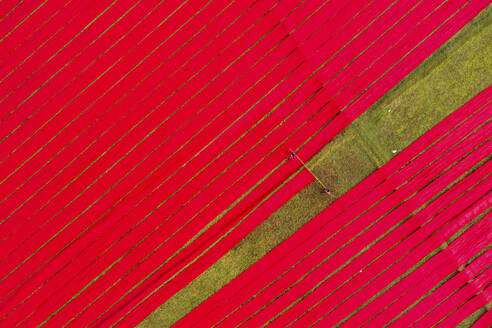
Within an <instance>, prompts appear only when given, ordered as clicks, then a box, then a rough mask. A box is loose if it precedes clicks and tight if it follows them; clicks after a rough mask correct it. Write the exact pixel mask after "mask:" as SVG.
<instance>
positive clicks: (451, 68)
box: [140, 6, 492, 327]
mask: <svg viewBox="0 0 492 328" xmlns="http://www.w3.org/2000/svg"><path fill="white" fill-rule="evenodd" d="M491 15H492V6H489V7H488V8H487V9H486V10H484V11H483V12H482V13H481V14H480V15H479V16H477V17H476V18H475V19H474V20H473V21H471V22H470V23H469V24H468V25H467V26H465V28H463V29H462V30H461V31H460V32H459V33H457V34H456V35H455V36H454V37H453V38H452V39H451V40H449V41H448V42H447V43H446V44H445V45H444V46H443V47H441V48H440V49H439V50H438V51H437V52H435V53H434V54H433V55H432V56H431V57H429V58H428V59H427V60H426V61H425V62H424V63H422V64H421V65H420V66H419V67H418V68H417V69H416V70H415V71H413V72H412V73H411V74H410V75H408V76H407V77H406V78H405V79H404V80H403V81H401V82H400V83H399V84H398V85H397V86H396V87H395V88H393V89H392V90H391V91H390V92H388V93H387V94H386V95H385V96H384V97H383V98H382V99H380V100H379V101H378V102H377V103H376V104H374V105H373V106H372V107H371V108H369V109H368V110H367V111H366V112H365V113H364V114H363V115H361V116H360V117H359V118H358V119H357V120H356V121H355V122H354V123H353V124H351V125H350V126H349V127H348V128H347V129H345V131H343V132H342V133H340V134H339V135H338V136H337V137H335V139H334V140H333V141H332V142H330V143H329V144H328V145H326V146H325V147H324V148H323V149H322V151H320V152H319V153H318V154H317V155H316V156H315V157H314V158H313V159H311V161H309V163H308V166H309V167H310V168H311V169H312V170H313V171H314V172H315V173H316V174H317V175H318V176H319V177H320V178H321V179H322V180H323V181H324V182H325V184H327V185H328V186H329V188H330V190H332V192H333V194H334V196H335V197H329V196H327V195H324V194H321V193H320V187H319V185H318V184H316V183H312V184H311V185H309V186H308V187H307V188H305V189H304V190H302V191H301V192H300V193H298V194H297V195H296V196H294V197H293V198H292V199H291V200H290V201H288V202H287V203H286V204H284V205H283V206H282V207H281V208H280V209H279V210H278V211H277V212H275V213H274V214H273V215H272V216H271V217H270V218H268V219H267V220H266V221H265V222H263V223H262V224H261V225H260V226H259V227H258V228H257V229H256V230H255V231H253V232H252V233H251V234H250V235H248V236H247V237H246V238H245V239H244V240H242V241H241V242H240V243H239V244H238V245H236V247H235V248H234V249H233V250H231V251H230V252H229V253H228V254H226V255H225V256H224V257H223V258H221V259H220V260H219V261H218V262H217V263H215V264H214V265H213V266H212V267H210V268H209V269H208V270H207V271H205V272H204V273H203V274H202V275H200V276H199V277H198V278H197V279H195V280H194V281H193V282H192V283H190V284H189V285H188V286H187V287H185V288H184V289H182V290H181V291H180V292H178V293H177V294H176V295H175V296H174V297H172V298H171V299H169V300H168V301H167V302H166V303H165V304H163V305H162V306H161V307H160V308H159V309H157V310H156V311H154V313H152V314H151V315H150V316H149V317H148V318H147V319H145V320H144V321H143V322H142V323H141V324H140V327H169V326H171V325H172V324H173V323H174V322H176V321H177V320H179V319H180V318H181V317H182V316H184V315H185V314H186V313H188V312H189V311H190V310H192V309H193V308H194V307H195V306H197V305H198V304H200V303H201V302H202V301H203V300H205V299H206V298H207V297H209V296H210V295H212V294H213V293H214V292H215V291H217V290H218V289H220V288H221V287H222V286H223V285H225V284H226V283H228V282H229V281H230V280H232V279H233V278H234V277H236V276H237V275H238V274H240V273H241V272H242V271H244V270H245V269H247V268H248V267H249V266H251V265H252V264H253V263H254V262H256V261H257V260H258V259H259V258H261V257H262V256H263V255H264V254H266V253H267V252H268V251H269V250H271V249H272V248H274V247H275V246H276V245H278V244H279V243H280V242H282V241H283V240H285V239H286V238H287V237H288V236H290V235H291V234H292V233H294V232H295V231H296V230H297V229H299V227H301V226H302V225H303V224H304V223H306V222H307V221H309V220H310V219H311V218H313V217H314V216H316V215H317V214H318V213H319V212H320V211H321V210H323V209H324V208H325V207H326V206H327V205H328V204H329V203H330V202H332V201H333V200H334V199H336V197H338V196H340V195H342V194H343V193H345V192H346V191H348V190H349V189H350V188H352V187H353V186H354V185H356V184H357V183H358V182H359V181H361V180H362V179H364V178H365V177H367V176H368V175H369V174H371V173H372V172H373V171H374V170H375V169H377V168H378V167H380V166H382V165H383V164H384V163H386V162H387V161H388V160H390V159H391V158H392V157H393V156H395V155H396V154H397V153H398V152H399V151H401V150H402V149H404V148H405V147H407V146H408V145H409V144H410V143H411V142H412V141H414V140H415V139H416V138H418V137H419V136H420V135H422V134H423V133H425V132H426V131H427V130H429V129H430V128H431V127H432V126H434V125H435V124H436V123H438V122H439V121H440V120H442V119H443V118H444V117H446V116H447V115H448V114H450V113H451V112H452V111H454V110H455V109H456V108H458V107H460V106H461V105H463V104H464V103H465V102H467V101H468V100H469V99H471V98H472V97H473V96H475V95H476V94H477V93H479V92H480V91H481V90H483V89H484V88H486V87H487V86H488V85H490V84H491V82H492V56H490V49H491V45H492V44H491V40H492V24H491V23H492V16H491ZM347 163H350V165H347ZM484 311H485V309H480V310H479V311H477V312H476V314H475V315H473V316H471V317H470V318H469V319H468V320H467V321H466V322H464V323H463V326H469V325H470V324H471V323H472V322H473V321H474V320H476V318H478V317H479V316H480V314H482V313H483V312H484Z"/></svg>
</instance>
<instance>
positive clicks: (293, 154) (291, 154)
mask: <svg viewBox="0 0 492 328" xmlns="http://www.w3.org/2000/svg"><path fill="white" fill-rule="evenodd" d="M289 158H290V159H294V158H296V154H295V153H294V152H293V151H291V152H290V156H289Z"/></svg>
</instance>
